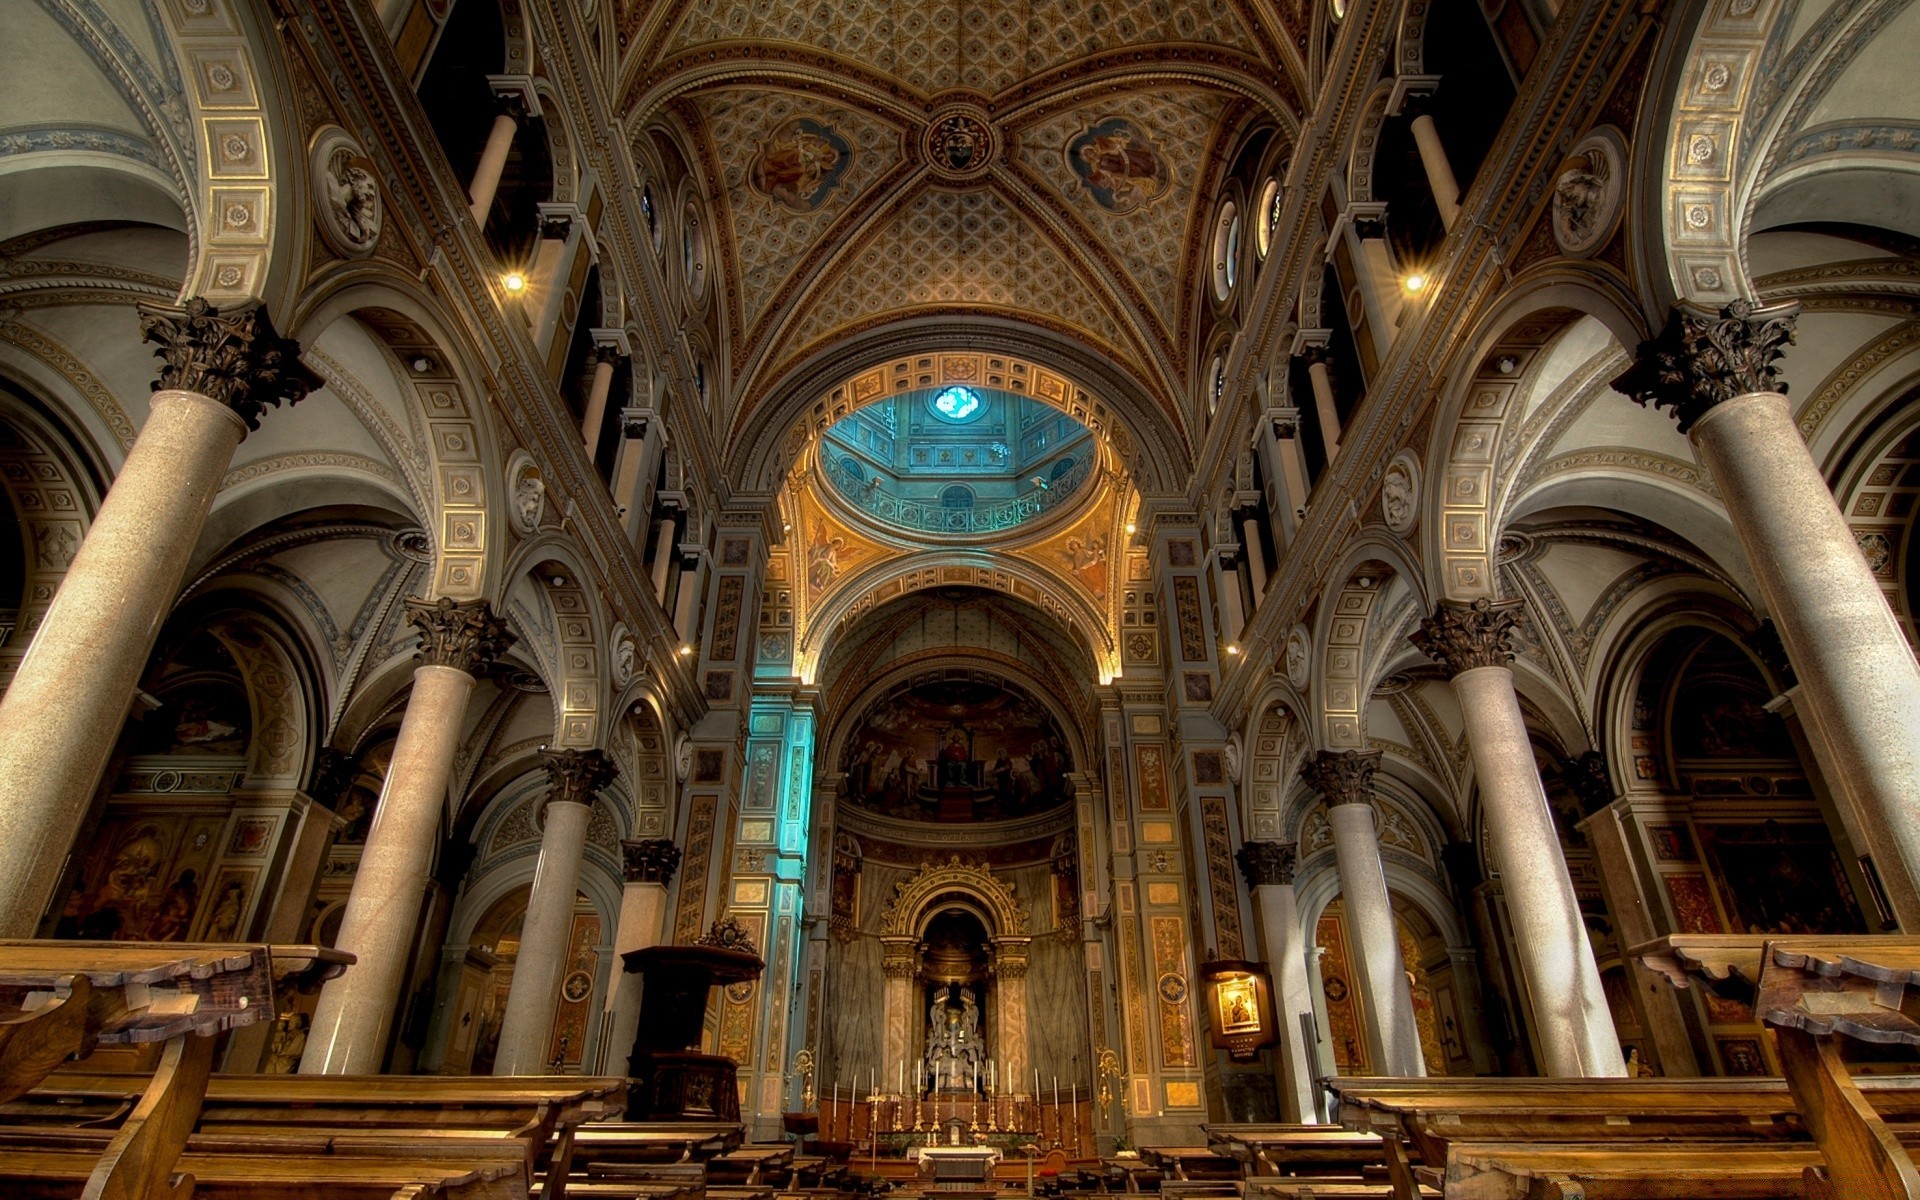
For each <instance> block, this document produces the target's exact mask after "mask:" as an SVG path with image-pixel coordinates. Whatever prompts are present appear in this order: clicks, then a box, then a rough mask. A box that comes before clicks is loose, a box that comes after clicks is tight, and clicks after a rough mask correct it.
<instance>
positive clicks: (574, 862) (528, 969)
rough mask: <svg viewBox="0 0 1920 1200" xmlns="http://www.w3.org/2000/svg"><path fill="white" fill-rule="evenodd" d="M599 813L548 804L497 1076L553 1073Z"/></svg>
mask: <svg viewBox="0 0 1920 1200" xmlns="http://www.w3.org/2000/svg"><path fill="white" fill-rule="evenodd" d="M592 815H593V809H592V808H591V807H590V806H589V805H586V804H576V803H574V802H572V801H570V800H555V801H552V802H551V803H549V804H548V805H547V809H546V820H547V824H546V829H545V830H544V831H542V833H541V835H540V865H539V866H538V867H536V868H535V869H534V873H533V891H532V894H531V895H529V896H528V897H527V916H526V920H525V922H524V923H523V924H522V925H521V927H520V952H519V956H518V957H517V958H515V959H514V962H513V983H512V985H511V986H510V987H509V988H508V990H507V1011H506V1013H505V1015H503V1016H502V1017H501V1019H500V1051H499V1054H498V1055H497V1056H496V1057H495V1059H494V1064H493V1073H494V1074H495V1075H544V1074H547V1071H548V1068H547V1039H548V1035H549V1034H550V1033H551V1032H552V1030H553V1012H554V1005H555V1001H556V999H557V996H558V992H559V988H560V973H561V971H562V970H564V969H565V967H566V965H567V942H568V940H569V938H568V935H569V933H570V932H571V926H572V924H573V903H574V896H575V895H576V893H577V892H578V891H579V887H580V860H581V856H582V855H584V854H585V853H586V849H587V819H588V818H589V817H590V816H592Z"/></svg>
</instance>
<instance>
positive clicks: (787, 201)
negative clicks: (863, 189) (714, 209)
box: [748, 117, 853, 213]
mask: <svg viewBox="0 0 1920 1200" xmlns="http://www.w3.org/2000/svg"><path fill="white" fill-rule="evenodd" d="M852 163H853V148H852V147H851V146H849V145H848V144H847V139H846V138H844V137H842V136H841V134H840V131H839V130H838V129H835V128H834V127H833V126H832V125H829V124H826V123H825V122H823V121H818V120H815V119H814V118H812V117H795V118H793V119H792V120H790V121H786V122H784V123H782V124H781V125H779V126H777V127H776V128H775V129H774V130H773V131H772V132H771V133H769V134H767V136H766V138H765V139H764V140H763V141H761V143H760V149H759V153H757V154H755V155H754V157H753V165H752V166H751V167H749V168H748V175H749V178H751V180H752V182H753V190H754V191H756V192H759V193H760V194H761V195H762V196H765V197H767V198H768V199H770V200H772V201H774V202H775V203H777V204H780V205H782V206H783V207H786V208H789V209H791V210H793V211H794V212H797V213H810V212H813V211H815V210H817V209H818V208H819V207H820V206H821V205H823V204H825V203H826V202H827V199H828V197H830V196H832V194H833V191H834V189H835V188H837V187H839V186H840V181H841V180H842V179H844V178H846V174H847V168H848V167H849V166H850V165H852Z"/></svg>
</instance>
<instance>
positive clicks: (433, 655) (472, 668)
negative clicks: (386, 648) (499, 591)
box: [407, 596, 515, 675]
mask: <svg viewBox="0 0 1920 1200" xmlns="http://www.w3.org/2000/svg"><path fill="white" fill-rule="evenodd" d="M407 623H408V624H409V625H412V626H413V627H414V628H415V629H418V630H419V631H420V649H419V651H418V653H417V654H415V656H414V657H415V658H416V659H417V660H418V661H419V662H420V663H421V664H422V665H424V666H433V667H452V668H453V669H454V670H456V671H465V672H466V673H467V674H469V675H478V674H480V673H481V672H482V671H484V670H486V669H487V668H488V667H489V666H490V665H492V663H493V661H494V660H495V659H497V658H499V657H500V656H501V655H502V654H505V653H506V652H507V650H508V648H509V647H511V646H512V645H513V643H514V641H515V638H514V635H513V634H512V633H510V632H508V630H507V623H506V621H505V620H503V619H502V618H500V617H496V616H494V615H493V610H492V609H491V608H489V607H488V605H487V602H486V601H485V600H469V601H467V602H466V603H464V604H463V603H460V602H459V601H456V600H455V599H453V597H451V596H442V597H440V598H439V599H438V600H421V599H419V598H417V597H414V596H409V597H407Z"/></svg>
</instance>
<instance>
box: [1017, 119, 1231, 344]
mask: <svg viewBox="0 0 1920 1200" xmlns="http://www.w3.org/2000/svg"><path fill="white" fill-rule="evenodd" d="M1226 106H1227V98H1226V97H1224V96H1222V95H1220V94H1219V93H1218V92H1209V91H1201V90H1199V89H1197V88H1195V89H1172V88H1169V89H1162V90H1157V91H1154V92H1136V93H1134V94H1132V95H1129V96H1125V97H1121V98H1118V99H1115V100H1112V101H1107V102H1104V103H1102V104H1100V105H1097V106H1094V107H1089V108H1082V109H1077V110H1075V111H1073V112H1068V113H1062V114H1060V115H1059V116H1056V117H1053V118H1051V119H1050V120H1048V121H1046V122H1044V123H1042V124H1040V125H1036V126H1034V127H1033V128H1031V129H1026V130H1023V131H1021V134H1020V149H1019V155H1020V160H1021V162H1023V163H1024V164H1025V165H1026V166H1027V168H1028V169H1029V170H1031V171H1033V172H1034V173H1036V174H1037V175H1039V176H1040V177H1041V178H1043V179H1045V180H1046V181H1047V183H1048V184H1049V185H1050V186H1052V188H1053V190H1054V191H1056V192H1058V193H1059V194H1060V195H1061V197H1062V198H1064V199H1065V200H1066V202H1067V207H1068V208H1069V209H1071V210H1072V211H1073V214H1074V216H1076V217H1078V218H1079V219H1080V220H1082V221H1084V222H1086V223H1087V225H1088V226H1090V227H1091V228H1092V229H1093V231H1094V232H1095V233H1096V234H1098V235H1099V237H1100V240H1101V241H1102V242H1104V243H1105V244H1106V246H1107V248H1108V249H1109V250H1110V251H1111V252H1112V253H1113V254H1114V255H1115V256H1116V257H1117V258H1119V260H1120V261H1121V262H1122V263H1123V264H1125V266H1126V269H1127V273H1128V274H1129V275H1131V276H1133V280H1134V284H1135V285H1136V286H1137V287H1138V288H1139V289H1140V290H1141V291H1142V292H1143V293H1145V295H1146V298H1147V303H1148V304H1150V305H1152V307H1153V311H1154V312H1155V313H1156V314H1158V315H1159V317H1160V321H1161V323H1162V325H1163V326H1164V327H1165V328H1166V329H1168V330H1171V329H1172V328H1173V327H1174V324H1175V322H1176V321H1177V319H1178V316H1179V312H1180V309H1181V307H1182V306H1183V305H1184V304H1185V303H1186V296H1185V294H1184V293H1182V292H1181V290H1180V266H1181V258H1182V255H1183V253H1184V251H1185V248H1186V244H1187V236H1186V235H1187V212H1188V210H1189V209H1190V208H1191V207H1192V205H1193V190H1194V188H1195V187H1196V186H1197V185H1198V184H1199V182H1200V179H1199V170H1200V164H1201V162H1202V161H1203V159H1204V157H1205V155H1206V152H1207V147H1208V145H1209V144H1210V143H1211V141H1212V137H1213V131H1214V126H1215V123H1216V122H1218V121H1219V119H1220V114H1221V113H1222V112H1223V111H1224V110H1225V109H1226ZM1115 116H1124V117H1129V118H1131V119H1132V120H1133V123H1134V125H1135V126H1137V127H1138V128H1140V129H1143V130H1145V131H1147V133H1148V136H1149V137H1151V138H1152V140H1153V143H1154V145H1155V146H1156V148H1157V149H1158V150H1159V152H1160V154H1161V156H1162V157H1163V158H1165V159H1166V162H1167V167H1168V169H1169V171H1170V173H1171V174H1172V176H1173V186H1172V187H1171V188H1169V189H1168V191H1167V194H1166V195H1164V196H1162V197H1160V198H1159V199H1158V200H1156V201H1154V202H1153V203H1152V204H1151V205H1148V206H1147V207H1145V208H1140V209H1135V210H1133V211H1132V212H1126V213H1117V212H1113V211H1112V210H1110V209H1107V208H1104V207H1102V206H1101V205H1099V204H1097V203H1095V202H1094V199H1093V197H1092V195H1090V194H1089V193H1088V192H1087V190H1086V188H1085V187H1084V186H1082V184H1081V183H1080V179H1079V176H1077V175H1075V174H1074V173H1073V171H1072V170H1070V169H1069V168H1068V166H1067V160H1066V156H1065V151H1066V146H1067V143H1069V142H1071V141H1072V140H1073V139H1074V138H1075V137H1077V136H1078V135H1079V133H1080V131H1081V130H1083V129H1085V128H1086V127H1088V126H1089V125H1092V124H1093V123H1095V122H1096V121H1101V120H1104V119H1105V118H1108V117H1115Z"/></svg>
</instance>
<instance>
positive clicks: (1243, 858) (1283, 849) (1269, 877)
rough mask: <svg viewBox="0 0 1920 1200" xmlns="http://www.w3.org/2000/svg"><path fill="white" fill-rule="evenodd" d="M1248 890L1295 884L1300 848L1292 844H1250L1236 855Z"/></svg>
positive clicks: (1241, 848)
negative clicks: (1295, 871) (1294, 872)
mask: <svg viewBox="0 0 1920 1200" xmlns="http://www.w3.org/2000/svg"><path fill="white" fill-rule="evenodd" d="M1234 858H1235V859H1236V860H1237V861H1238V862H1239V863H1240V874H1241V875H1242V876H1243V877H1244V878H1245V879H1246V881H1247V890H1248V891H1250V892H1251V891H1255V890H1257V889H1259V888H1262V887H1283V886H1285V885H1287V884H1290V883H1292V882H1293V869H1294V867H1295V865H1296V864H1297V863H1298V861H1299V848H1298V847H1297V846H1295V845H1293V844H1292V843H1291V842H1248V843H1247V844H1246V845H1244V846H1242V847H1240V849H1239V851H1238V852H1237V853H1235V854H1234Z"/></svg>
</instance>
